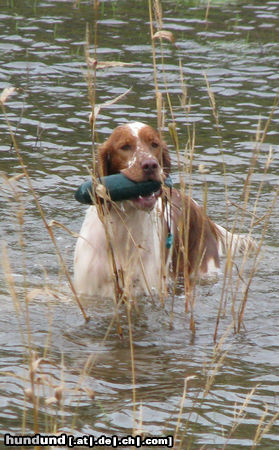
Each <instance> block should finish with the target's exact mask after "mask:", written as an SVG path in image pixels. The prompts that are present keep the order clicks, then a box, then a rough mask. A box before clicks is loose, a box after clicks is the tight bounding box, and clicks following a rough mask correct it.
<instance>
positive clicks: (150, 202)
mask: <svg viewBox="0 0 279 450" xmlns="http://www.w3.org/2000/svg"><path fill="white" fill-rule="evenodd" d="M160 195H161V189H159V190H158V191H156V192H153V193H152V194H150V195H146V196H144V197H143V196H142V195H139V196H138V197H137V198H133V199H131V202H132V203H133V206H134V207H135V208H137V209H142V210H144V211H150V210H151V209H153V208H154V206H155V203H156V201H157V199H158V197H160Z"/></svg>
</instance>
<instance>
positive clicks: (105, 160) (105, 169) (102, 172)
mask: <svg viewBox="0 0 279 450" xmlns="http://www.w3.org/2000/svg"><path fill="white" fill-rule="evenodd" d="M97 171H98V176H99V177H105V176H106V175H109V174H110V151H109V146H108V144H107V142H105V143H104V144H103V145H101V146H100V147H99V148H98V169H97Z"/></svg>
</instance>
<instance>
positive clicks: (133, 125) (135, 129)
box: [127, 122, 146, 137]
mask: <svg viewBox="0 0 279 450" xmlns="http://www.w3.org/2000/svg"><path fill="white" fill-rule="evenodd" d="M127 125H128V127H129V128H130V130H131V132H132V134H133V136H135V137H138V136H139V131H140V130H141V129H142V128H143V127H146V125H145V124H144V123H142V122H130V123H128V124H127Z"/></svg>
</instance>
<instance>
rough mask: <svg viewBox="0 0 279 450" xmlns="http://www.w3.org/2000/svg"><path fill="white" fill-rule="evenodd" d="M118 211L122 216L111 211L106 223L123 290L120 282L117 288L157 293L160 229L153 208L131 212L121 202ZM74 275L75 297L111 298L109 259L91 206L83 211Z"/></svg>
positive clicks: (101, 229) (112, 289) (159, 278)
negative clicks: (120, 207) (83, 216)
mask: <svg viewBox="0 0 279 450" xmlns="http://www.w3.org/2000/svg"><path fill="white" fill-rule="evenodd" d="M122 207H123V208H124V213H123V212H121V210H120V209H119V210H118V211H115V210H113V209H112V210H111V212H110V214H109V215H108V219H107V229H108V232H109V235H110V242H111V245H112V250H113V255H114V258H115V262H116V266H117V270H118V271H121V272H122V273H123V275H124V286H123V285H122V282H120V286H121V288H124V291H127V292H128V293H129V292H132V294H133V295H139V294H142V293H144V294H148V293H150V292H151V291H155V292H159V291H160V289H161V287H160V283H161V261H162V258H161V239H160V237H161V234H162V230H161V226H162V225H161V220H160V218H159V216H158V214H157V213H156V208H154V209H153V210H152V211H151V212H146V211H141V210H139V209H136V208H133V206H132V205H130V202H122ZM120 215H121V217H120ZM74 272H75V280H74V281H75V287H76V290H77V292H78V293H79V294H81V295H87V296H93V295H98V296H101V297H114V282H113V279H114V273H113V268H112V263H111V255H110V252H109V250H108V242H107V238H106V233H105V228H104V226H103V224H102V222H101V220H100V218H99V217H98V213H97V209H96V207H95V206H91V207H90V208H89V209H88V210H87V214H86V217H85V220H84V222H83V225H82V228H81V232H80V237H79V238H78V240H77V245H76V250H75V257H74ZM119 273H120V272H119ZM119 278H121V277H120V276H119Z"/></svg>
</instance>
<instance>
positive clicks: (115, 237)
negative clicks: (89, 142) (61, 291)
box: [74, 122, 253, 297]
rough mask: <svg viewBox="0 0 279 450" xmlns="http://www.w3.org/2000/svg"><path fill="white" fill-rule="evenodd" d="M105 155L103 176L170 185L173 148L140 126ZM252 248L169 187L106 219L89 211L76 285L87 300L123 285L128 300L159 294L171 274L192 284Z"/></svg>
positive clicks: (102, 151)
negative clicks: (226, 253) (228, 256)
mask: <svg viewBox="0 0 279 450" xmlns="http://www.w3.org/2000/svg"><path fill="white" fill-rule="evenodd" d="M98 152H99V166H100V167H99V169H100V173H101V174H102V175H112V174H116V173H119V172H122V173H123V174H125V176H127V177H128V178H129V179H131V180H132V181H137V182H139V181H146V180H156V181H161V182H163V181H164V179H165V178H166V176H167V175H168V174H169V172H170V166H171V163H170V157H169V153H168V150H167V146H166V144H165V143H164V142H163V141H162V139H161V138H160V136H159V134H158V133H157V131H155V130H154V129H153V128H152V127H150V126H148V125H145V124H143V123H140V122H132V123H127V124H125V125H121V126H119V127H117V128H116V129H115V130H114V131H113V133H112V134H111V136H110V137H109V139H108V140H107V141H106V142H105V143H104V144H103V145H102V146H101V147H100V148H99V150H98ZM170 232H171V233H172V234H173V236H174V242H173V245H172V246H171V248H170V249H168V248H166V244H165V242H166V236H167V234H168V233H170ZM249 246H250V247H251V246H253V242H252V240H250V239H249V238H248V237H247V238H246V237H243V236H240V235H236V234H234V235H232V234H231V233H230V232H228V231H227V230H225V229H224V228H223V227H221V226H219V225H216V224H215V223H213V222H212V221H211V220H210V219H209V218H208V217H207V216H206V215H205V213H204V211H203V209H202V208H201V207H200V206H199V205H198V204H197V203H196V202H195V201H194V200H192V199H191V198H190V197H187V196H184V195H181V193H180V192H179V191H178V190H176V189H170V188H168V189H166V188H163V189H161V190H160V191H158V192H156V193H154V194H152V195H149V196H147V197H138V198H135V199H133V200H126V201H123V202H118V203H114V204H110V205H109V208H107V213H106V214H105V215H103V214H101V215H100V210H99V212H98V207H96V206H90V207H89V209H88V211H87V214H86V217H85V220H84V222H83V225H82V228H81V231H80V236H79V238H78V240H77V244H76V249H75V257H74V283H75V287H76V290H77V292H78V293H79V294H81V295H86V296H94V295H96V296H102V297H113V296H114V295H115V289H116V285H117V287H118V290H119V289H120V290H121V292H122V293H123V294H124V295H131V294H132V295H140V294H150V293H152V292H155V293H160V292H162V290H163V289H164V286H165V284H167V283H168V281H169V280H170V274H172V275H174V276H176V275H179V274H182V275H184V277H185V278H186V279H187V280H188V281H187V283H188V282H189V285H190V279H191V277H192V278H196V277H197V276H199V277H202V276H211V275H212V274H213V273H214V274H216V272H218V270H219V267H220V255H221V254H222V251H223V250H226V249H227V248H230V249H231V253H232V254H233V253H234V252H236V251H240V252H241V251H242V252H243V251H245V249H246V248H248V247H249ZM163 284H164V286H163Z"/></svg>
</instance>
